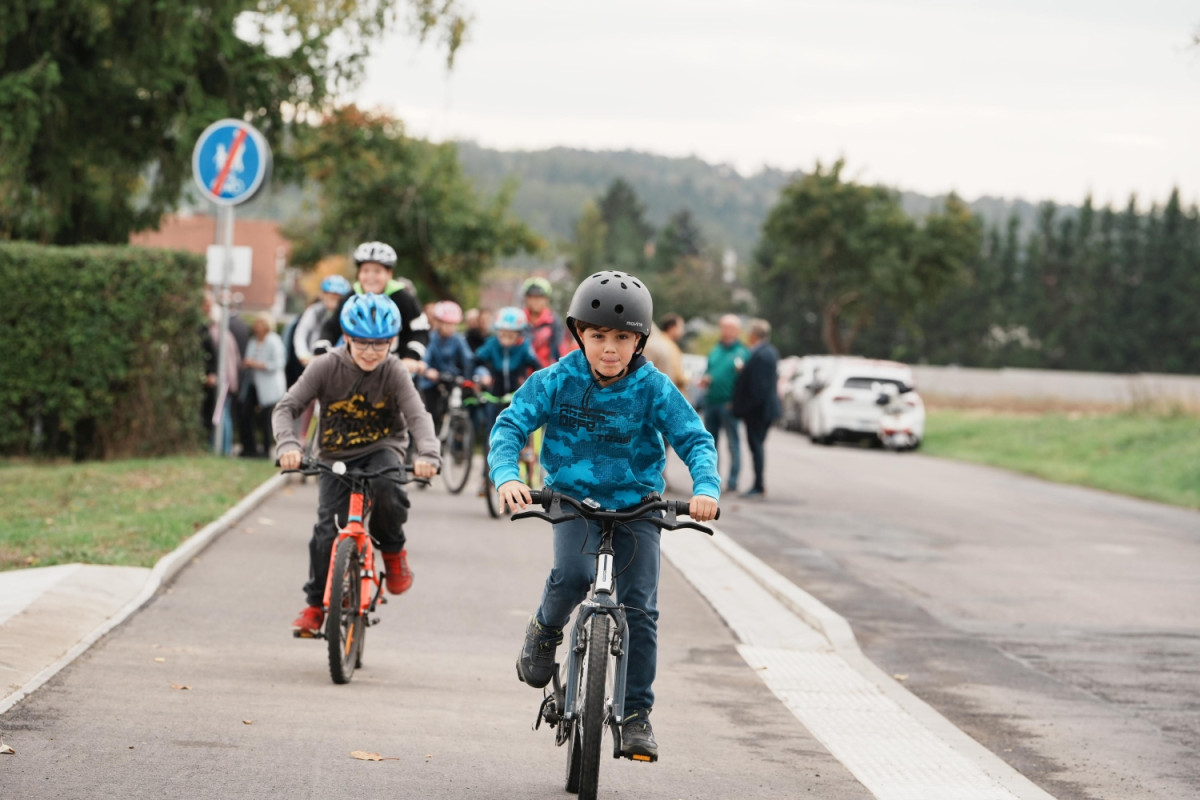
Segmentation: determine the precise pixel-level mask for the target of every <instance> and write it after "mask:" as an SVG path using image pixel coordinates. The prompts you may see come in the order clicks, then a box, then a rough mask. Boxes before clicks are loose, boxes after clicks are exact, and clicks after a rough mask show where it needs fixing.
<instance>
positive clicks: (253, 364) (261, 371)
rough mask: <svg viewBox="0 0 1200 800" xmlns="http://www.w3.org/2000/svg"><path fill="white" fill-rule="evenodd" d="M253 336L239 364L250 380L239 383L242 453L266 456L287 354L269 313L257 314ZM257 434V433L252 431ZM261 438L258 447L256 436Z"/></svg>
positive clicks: (284, 380)
mask: <svg viewBox="0 0 1200 800" xmlns="http://www.w3.org/2000/svg"><path fill="white" fill-rule="evenodd" d="M251 333H252V336H251V337H250V341H249V342H248V343H247V344H246V357H245V358H244V359H242V366H244V367H245V368H246V369H247V371H248V372H249V378H250V379H249V380H248V381H247V382H246V385H245V386H243V387H242V392H241V396H242V425H241V438H242V457H243V458H269V457H270V455H271V442H272V441H274V440H273V438H272V435H271V413H272V412H273V411H274V410H275V404H276V403H278V402H279V399H280V398H281V397H283V395H284V392H286V391H287V378H286V376H285V375H284V371H283V365H284V361H285V359H286V357H287V354H286V353H285V352H284V347H283V339H282V338H280V336H279V334H278V333H276V332H275V320H274V319H273V318H272V317H271V315H270V314H259V315H258V317H256V318H255V320H254V324H253V325H252V326H251ZM256 433H257V434H258V437H256V436H255V434H256ZM256 438H261V439H262V447H261V449H260V448H259V446H258V444H256V442H255V439H256Z"/></svg>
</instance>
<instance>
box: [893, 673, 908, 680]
mask: <svg viewBox="0 0 1200 800" xmlns="http://www.w3.org/2000/svg"><path fill="white" fill-rule="evenodd" d="M892 677H893V678H895V679H896V680H898V681H906V680H908V675H906V674H902V673H899V672H898V673H896V674H895V675H893V676H892Z"/></svg>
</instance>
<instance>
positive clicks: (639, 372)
mask: <svg viewBox="0 0 1200 800" xmlns="http://www.w3.org/2000/svg"><path fill="white" fill-rule="evenodd" d="M652 317H653V299H652V298H651V296H650V292H649V290H648V289H646V287H645V286H644V285H643V284H642V282H641V281H640V280H638V279H637V278H635V277H633V276H632V275H627V274H625V273H622V272H614V271H604V272H597V273H595V274H594V275H592V276H591V277H589V278H587V279H585V280H584V281H583V282H582V283H581V284H580V285H579V287H578V288H577V289H576V291H575V296H574V297H573V298H572V300H571V306H570V309H569V310H568V312H567V323H566V324H567V328H568V330H570V331H571V334H572V335H573V336H574V337H575V340H576V341H577V342H579V345H580V347H581V348H582V350H578V351H572V352H571V353H569V354H567V355H566V356H564V357H563V358H562V359H561V360H560V361H558V362H557V363H556V364H552V365H551V366H549V367H547V368H545V369H543V370H540V371H538V372H535V373H534V374H533V375H531V376H530V378H529V379H528V380H527V381H526V382H525V384H524V385H523V386H522V387H521V388H520V389H518V390H517V392H516V395H515V396H514V397H513V401H512V404H511V405H510V406H509V407H508V408H507V409H505V410H504V411H503V412H501V414H500V416H499V417H498V418H497V420H496V423H495V426H494V427H493V429H492V436H491V441H490V452H489V455H488V464H489V467H490V468H491V477H492V481H493V482H494V483H495V484H496V486H498V487H499V492H500V496H501V497H502V498H503V500H504V502H505V504H507V505H508V506H509V507H510V508H513V509H524V508H525V507H526V506H527V505H528V504H529V503H530V495H529V487H527V486H526V485H525V484H524V483H522V482H521V481H520V480H519V477H518V476H519V471H518V464H517V458H518V454H519V453H520V450H521V448H522V446H523V445H524V444H525V440H526V439H527V438H528V436H529V434H530V433H532V432H533V431H534V430H536V429H537V428H539V427H541V426H543V425H544V426H546V433H545V441H544V444H543V448H542V465H543V468H544V469H545V475H546V485H547V486H548V487H551V488H553V489H554V490H556V491H558V492H562V493H564V494H567V495H570V496H572V497H575V498H576V499H578V500H587V499H590V500H593V501H595V502H596V503H598V504H599V505H600V507H601V508H606V509H625V508H631V507H634V506H637V505H639V504H640V503H641V501H642V500H643V498H645V497H646V496H647V495H652V494H657V493H659V492H661V491H662V490H663V488H664V487H663V478H662V472H663V467H664V466H665V462H666V451H665V449H664V446H663V439H664V437H665V438H666V441H667V442H669V443H670V445H671V446H672V447H673V448H675V451H676V452H677V453H678V454H679V456H680V458H682V459H683V461H684V462H685V463H686V464H687V465H688V469H689V471H690V472H691V476H692V487H693V488H692V491H693V497H692V498H691V500H690V502H689V505H688V507H689V514H690V516H691V517H692V518H693V519H694V520H696V521H698V522H705V521H708V520H711V519H714V518H715V517H716V513H717V501H718V499H719V498H720V478H719V476H718V474H717V451H716V448H715V447H714V446H713V439H712V436H711V435H710V434H709V433H708V431H707V430H705V428H704V425H703V423H702V422H701V421H700V418H699V416H697V414H696V411H695V410H694V409H693V408H692V406H691V404H690V403H688V401H687V400H686V399H685V398H684V396H683V395H682V394H680V392H679V390H678V389H676V388H675V386H674V384H672V383H671V380H670V379H669V378H668V377H667V376H665V375H663V374H662V373H661V372H659V371H658V370H657V369H655V367H654V365H653V364H651V363H650V362H648V361H647V360H646V359H645V358H644V357H643V356H642V355H641V353H642V349H643V348H644V347H645V345H646V339H647V337H648V336H649V334H650V320H651V319H652ZM625 531H626V532H627V533H628V535H623V536H618V537H616V539H615V540H614V542H613V546H614V549H615V552H616V563H617V572H618V574H619V575H620V587H619V593H620V598H619V599H620V602H621V604H622V605H624V606H625V608H626V610H627V612H628V621H629V654H628V671H627V676H626V688H625V709H626V716H625V719H623V720H622V721H621V722H622V733H621V750H622V753H623V754H624V755H626V756H630V757H632V756H634V755H642V756H654V757H655V758H657V755H658V745H657V743H656V742H655V739H654V732H653V729H652V728H651V726H650V720H649V714H650V711H651V709H652V707H653V705H654V692H653V683H654V676H655V670H656V664H657V660H658V578H659V530H658V528H657V527H655V526H654V525H653V524H651V523H650V522H648V521H647V520H646V519H645V518H642V519H639V520H635V521H634V522H631V523H628V524H626V525H625ZM599 532H600V526H599V523H595V522H592V523H589V522H588V521H587V520H584V519H572V520H570V521H568V522H562V523H559V524H556V525H555V526H554V566H553V568H552V569H551V571H550V575H549V577H548V578H547V579H546V585H545V588H544V589H543V591H542V602H541V605H540V606H539V608H538V610H537V612H536V613H535V614H534V615H533V616H532V617H530V619H529V623H528V626H527V628H526V631H525V643H524V645H523V646H522V648H521V652H520V655H519V656H518V658H517V676H518V677H519V678H520V679H521V680H522V681H524V682H525V683H527V684H529V685H530V686H533V687H536V688H541V687H543V686H545V685H546V684H547V683H549V682H550V679H551V676H552V675H553V672H554V668H555V660H554V657H555V650H556V648H557V646H558V645H559V644H561V643H562V632H563V627H564V626H565V625H566V623H567V621H568V619H569V618H570V616H571V612H572V611H573V610H574V609H575V607H576V606H577V605H579V603H580V602H581V601H582V600H583V599H584V598H585V597H586V596H587V593H588V590H589V588H590V586H591V583H592V579H593V575H592V571H593V570H594V568H595V560H594V558H593V556H594V553H595V550H596V546H597V541H598V537H599Z"/></svg>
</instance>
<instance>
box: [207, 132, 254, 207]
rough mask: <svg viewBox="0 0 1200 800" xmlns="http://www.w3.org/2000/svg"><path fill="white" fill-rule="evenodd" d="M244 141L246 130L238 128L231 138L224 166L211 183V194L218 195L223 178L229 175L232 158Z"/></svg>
mask: <svg viewBox="0 0 1200 800" xmlns="http://www.w3.org/2000/svg"><path fill="white" fill-rule="evenodd" d="M245 140H246V129H245V128H238V132H237V136H235V137H233V144H232V145H230V147H229V157H228V158H226V159H225V166H223V167H221V174H220V175H218V176H217V179H216V180H215V181H213V185H212V193H213V194H220V193H221V186H222V185H223V184H224V183H225V178H226V177H227V176H228V175H229V168H230V167H232V166H233V159H234V156H236V155H237V151H238V150H239V149H241V147H242V142H244V141H245Z"/></svg>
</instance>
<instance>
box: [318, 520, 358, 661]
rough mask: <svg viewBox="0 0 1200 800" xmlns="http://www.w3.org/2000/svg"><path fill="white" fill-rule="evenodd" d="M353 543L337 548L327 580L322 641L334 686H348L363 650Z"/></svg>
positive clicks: (354, 545) (355, 549) (355, 548)
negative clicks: (331, 571)
mask: <svg viewBox="0 0 1200 800" xmlns="http://www.w3.org/2000/svg"><path fill="white" fill-rule="evenodd" d="M359 563H360V562H359V558H358V546H357V544H356V543H355V541H354V539H351V538H349V537H347V538H345V539H342V540H341V541H340V542H338V545H337V557H336V558H335V559H334V562H333V574H332V575H330V576H329V579H330V581H331V584H330V587H329V611H328V613H327V614H326V617H325V641H326V642H327V643H328V644H329V674H330V676H331V677H332V678H333V682H334V683H349V682H350V678H351V676H352V675H354V668H355V666H356V665H357V664H358V656H359V648H360V647H361V646H362V633H363V627H364V626H363V617H362V614H361V613H360V611H361V606H362V603H361V602H360V601H361V599H362V575H361V572H362V570H361V569H360V568H359Z"/></svg>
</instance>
